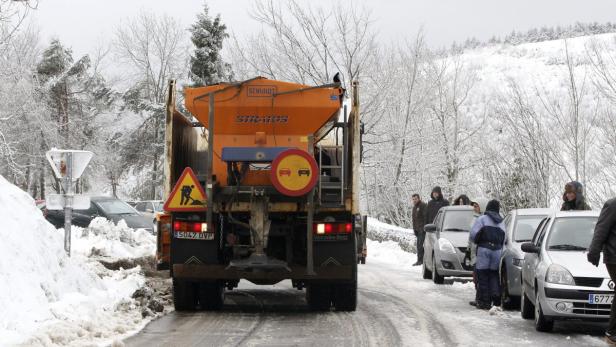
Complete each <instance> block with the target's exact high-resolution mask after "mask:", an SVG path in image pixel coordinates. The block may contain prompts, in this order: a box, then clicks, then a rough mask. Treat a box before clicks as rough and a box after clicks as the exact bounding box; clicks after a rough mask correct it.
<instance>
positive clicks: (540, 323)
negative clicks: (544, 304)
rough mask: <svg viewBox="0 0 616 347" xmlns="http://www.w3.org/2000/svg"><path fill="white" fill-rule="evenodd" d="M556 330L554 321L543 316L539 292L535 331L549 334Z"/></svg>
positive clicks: (536, 303)
mask: <svg viewBox="0 0 616 347" xmlns="http://www.w3.org/2000/svg"><path fill="white" fill-rule="evenodd" d="M553 328H554V320H552V319H549V318H547V317H546V316H544V315H543V310H542V309H541V303H540V302H539V291H537V296H536V297H535V329H536V330H537V331H542V332H549V331H552V329H553Z"/></svg>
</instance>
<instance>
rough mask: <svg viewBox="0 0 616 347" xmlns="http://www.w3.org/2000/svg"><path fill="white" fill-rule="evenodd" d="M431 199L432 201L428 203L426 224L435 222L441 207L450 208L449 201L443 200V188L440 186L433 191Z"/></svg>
mask: <svg viewBox="0 0 616 347" xmlns="http://www.w3.org/2000/svg"><path fill="white" fill-rule="evenodd" d="M430 197H431V198H432V199H431V200H430V201H429V202H428V208H427V209H426V219H425V221H426V224H430V223H433V222H434V218H435V217H436V214H437V213H438V210H440V209H441V207H445V206H449V201H447V200H445V199H444V198H443V192H442V191H441V187H439V186H436V187H434V189H432V193H431V194H430Z"/></svg>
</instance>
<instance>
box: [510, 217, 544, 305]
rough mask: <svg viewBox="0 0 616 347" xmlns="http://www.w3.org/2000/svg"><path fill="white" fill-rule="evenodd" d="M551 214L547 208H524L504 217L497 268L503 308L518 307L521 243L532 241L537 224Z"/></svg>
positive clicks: (520, 285) (520, 292)
mask: <svg viewBox="0 0 616 347" xmlns="http://www.w3.org/2000/svg"><path fill="white" fill-rule="evenodd" d="M552 212H553V210H551V209H548V208H525V209H517V210H513V211H511V212H509V214H508V215H507V216H506V217H505V220H504V222H505V226H506V228H507V231H506V233H507V236H506V241H505V247H504V248H503V253H502V255H501V260H500V267H499V269H500V281H501V282H500V283H501V290H502V291H501V293H502V299H501V302H502V305H503V308H507V309H512V308H519V307H520V295H521V294H522V277H521V274H522V262H523V261H524V252H522V248H521V246H522V243H524V242H530V241H531V240H532V238H533V235H534V234H535V230H537V226H538V225H539V222H541V220H543V219H544V218H545V217H547V216H548V215H549V214H551V213H552Z"/></svg>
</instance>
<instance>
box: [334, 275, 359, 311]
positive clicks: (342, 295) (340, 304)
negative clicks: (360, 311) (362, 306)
mask: <svg viewBox="0 0 616 347" xmlns="http://www.w3.org/2000/svg"><path fill="white" fill-rule="evenodd" d="M333 287H334V290H333V294H334V298H333V299H334V300H333V302H334V307H336V311H355V309H356V308H357V281H353V282H352V283H339V284H335V285H334V286H333Z"/></svg>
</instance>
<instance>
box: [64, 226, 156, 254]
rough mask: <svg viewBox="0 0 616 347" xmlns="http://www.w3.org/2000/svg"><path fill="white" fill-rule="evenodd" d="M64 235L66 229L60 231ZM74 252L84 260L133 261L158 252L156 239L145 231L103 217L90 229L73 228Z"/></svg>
mask: <svg viewBox="0 0 616 347" xmlns="http://www.w3.org/2000/svg"><path fill="white" fill-rule="evenodd" d="M60 230H62V231H63V229H60ZM71 250H72V252H73V254H80V255H83V256H93V255H97V256H101V257H109V258H113V259H134V258H141V257H146V256H151V255H153V254H154V252H155V251H156V237H155V236H154V235H152V234H150V233H149V232H148V231H146V230H145V229H137V230H134V229H131V228H129V227H128V226H127V225H126V222H124V220H121V221H120V222H119V223H118V224H117V225H115V224H114V223H113V222H112V221H110V220H107V219H105V218H102V217H97V218H94V219H93V220H92V222H91V223H90V225H89V226H88V227H87V228H79V227H72V228H71Z"/></svg>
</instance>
